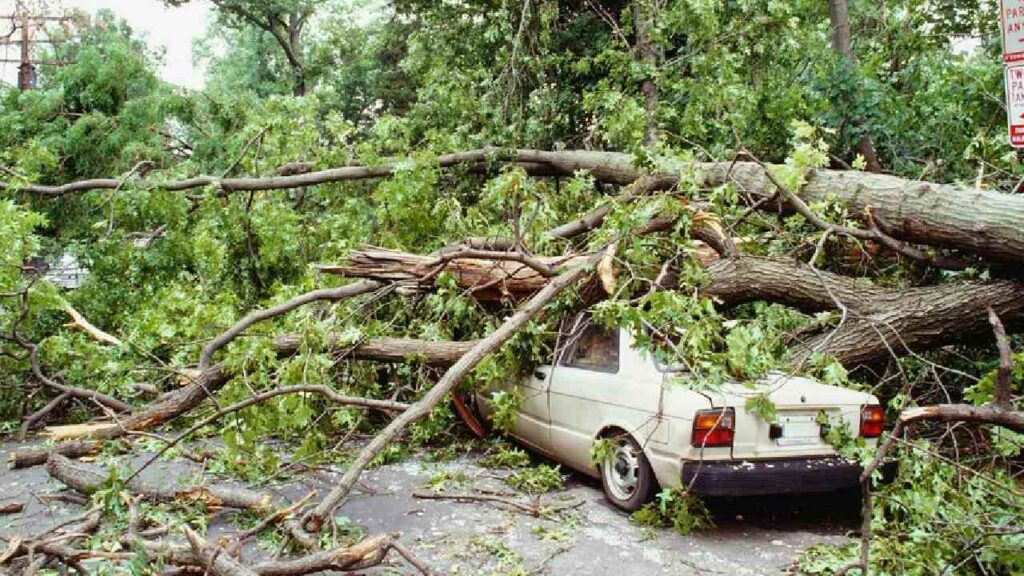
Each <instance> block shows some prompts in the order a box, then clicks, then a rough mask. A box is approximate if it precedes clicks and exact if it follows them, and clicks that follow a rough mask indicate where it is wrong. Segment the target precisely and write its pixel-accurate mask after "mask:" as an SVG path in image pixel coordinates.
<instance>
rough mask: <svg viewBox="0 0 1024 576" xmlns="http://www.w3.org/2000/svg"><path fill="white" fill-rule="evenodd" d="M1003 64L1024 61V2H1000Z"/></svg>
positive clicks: (1008, 0)
mask: <svg viewBox="0 0 1024 576" xmlns="http://www.w3.org/2000/svg"><path fill="white" fill-rule="evenodd" d="M999 23H1000V24H1001V25H1002V32H1003V34H1002V36H1003V62H1006V63H1007V64H1010V63H1012V62H1021V61H1024V0H999Z"/></svg>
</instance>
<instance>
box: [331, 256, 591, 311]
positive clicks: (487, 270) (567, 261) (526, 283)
mask: <svg viewBox="0 0 1024 576" xmlns="http://www.w3.org/2000/svg"><path fill="white" fill-rule="evenodd" d="M456 254H457V252H456ZM536 260H538V261H539V264H540V265H543V266H546V267H548V268H555V267H558V266H562V267H565V266H573V265H576V264H578V263H580V262H581V261H583V260H585V258H583V257H579V256H576V257H571V258H562V257H558V258H549V257H538V258H536ZM320 271H321V272H326V273H328V274H339V275H342V276H346V277H348V278H364V279H369V280H376V281H378V282H395V283H397V286H398V287H397V291H398V292H399V293H402V294H411V293H417V292H425V291H431V290H433V289H434V282H435V280H436V279H437V276H438V274H440V273H442V272H448V273H450V274H453V275H454V276H455V279H456V282H457V283H458V286H459V288H461V289H463V290H468V291H469V292H470V293H471V294H472V296H473V297H474V298H475V299H476V300H479V301H481V302H500V301H502V300H508V299H512V300H518V299H521V298H523V297H524V296H529V295H530V294H533V293H534V292H537V291H538V290H540V289H541V288H543V287H544V286H545V285H546V284H547V283H548V280H550V277H549V276H548V275H546V274H543V273H541V272H540V271H538V269H537V267H535V266H530V265H528V264H525V263H522V262H516V261H512V260H504V261H501V260H490V259H483V258H459V259H451V258H450V254H449V257H446V256H434V255H423V254H411V253H408V252H401V251H399V250H391V249H388V248H375V247H369V248H364V249H361V250H356V251H353V252H351V253H349V257H348V263H347V264H344V265H340V266H320Z"/></svg>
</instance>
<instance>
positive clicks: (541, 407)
mask: <svg viewBox="0 0 1024 576" xmlns="http://www.w3.org/2000/svg"><path fill="white" fill-rule="evenodd" d="M551 368H552V367H551V365H541V366H537V367H536V368H534V369H533V371H532V372H531V373H530V374H528V375H526V376H525V377H524V378H523V379H522V380H521V381H520V389H519V392H520V393H521V394H522V396H523V404H522V406H521V407H520V409H519V415H518V416H517V417H516V423H515V426H513V427H512V435H513V436H515V437H516V438H518V439H519V440H520V441H521V442H523V443H525V444H528V445H530V446H531V447H533V448H535V449H537V450H539V451H541V452H550V450H551V411H550V406H549V404H548V391H549V384H550V383H551V373H552V370H551Z"/></svg>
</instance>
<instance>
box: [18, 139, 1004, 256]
mask: <svg viewBox="0 0 1024 576" xmlns="http://www.w3.org/2000/svg"><path fill="white" fill-rule="evenodd" d="M633 160H634V159H633V156H632V155H631V154H624V153H620V152H599V151H588V150H561V151H545V150H522V149H520V150H515V149H500V148H482V149H478V150H469V151H465V152H457V153H453V154H446V155H443V156H439V157H438V166H439V167H442V168H445V167H451V166H456V165H460V164H468V165H471V166H472V165H480V164H485V163H488V162H499V163H507V162H512V163H517V164H519V165H521V166H523V167H526V168H530V167H538V168H539V173H541V174H543V175H552V174H558V175H571V174H573V173H575V172H576V171H578V170H584V171H588V172H590V173H591V174H592V175H593V176H594V177H595V178H596V179H597V180H600V181H602V182H609V183H613V184H618V185H622V186H625V185H628V184H631V183H633V182H634V181H637V180H638V179H640V178H641V177H643V176H645V175H646V174H645V173H644V172H643V171H641V170H640V169H638V168H637V167H636V166H635V165H634V162H633ZM693 167H694V168H695V169H696V171H697V173H698V174H699V177H700V179H701V181H702V182H703V183H704V185H706V186H718V185H722V184H727V183H733V184H735V185H736V186H737V187H738V188H739V189H740V190H741V192H743V193H744V194H746V195H748V196H749V197H750V198H751V199H752V200H753V201H755V202H759V201H760V200H763V199H764V198H772V197H773V196H775V193H776V190H775V187H774V185H773V184H772V183H771V182H770V180H769V178H768V177H767V175H766V173H765V167H762V166H761V165H759V164H757V163H756V162H702V163H695V164H694V165H693ZM768 169H772V167H771V166H769V167H768ZM393 173H394V165H393V164H388V165H383V166H346V167H342V168H332V169H328V170H320V171H315V172H309V173H306V174H298V175H293V176H274V177H267V178H223V179H221V178H215V177H211V176H201V177H197V178H191V179H188V180H183V181H179V182H172V183H163V184H154V185H151V186H150V187H151V188H156V189H163V190H169V191H182V190H189V189H193V188H200V187H204V186H208V185H215V186H219V188H220V189H221V190H223V191H224V192H233V191H248V190H275V189H287V188H301V187H305V186H313V185H317V184H325V183H329V182H341V181H346V180H359V179H365V178H381V177H387V176H390V175H392V174H393ZM654 176H657V177H664V178H667V179H670V180H671V179H673V178H675V179H678V175H677V174H655V175H654ZM119 186H121V181H120V180H117V179H98V180H86V181H81V182H72V183H69V184H65V185H62V186H44V185H38V184H17V183H0V190H3V189H10V190H18V191H24V192H29V193H33V194H39V195H43V196H61V195H64V194H69V193H74V192H82V191H86V190H94V189H116V188H118V187H119ZM794 192H795V193H796V194H797V196H799V197H800V198H801V199H803V201H804V202H808V203H814V202H819V201H828V200H829V199H831V198H834V199H836V200H838V201H839V202H841V203H842V204H843V205H844V206H845V207H846V210H847V212H848V213H849V214H851V215H852V216H853V217H855V218H864V216H865V214H866V212H867V210H870V211H871V212H872V214H873V215H874V219H875V222H876V224H877V226H878V227H879V229H880V230H881V231H883V232H884V233H885V234H887V235H889V236H891V237H893V238H895V239H897V240H902V241H904V242H910V243H914V244H925V245H929V246H937V247H944V248H952V249H957V250H962V251H964V252H969V253H971V254H975V255H977V256H980V257H982V258H986V259H989V260H992V261H995V262H1005V263H1017V264H1020V263H1024V228H1022V227H1021V226H1019V223H1020V222H1021V221H1024V197H1021V196H1020V195H1014V194H1003V193H1000V192H995V191H989V190H979V189H971V188H961V187H957V186H952V185H944V184H936V183H931V182H922V181H916V180H907V179H903V178H898V177H896V176H889V175H885V174H872V173H868V172H857V171H839V170H813V171H811V172H810V173H809V174H808V176H807V178H806V182H805V183H804V185H803V186H802V187H801V189H800V190H796V191H794ZM760 207H761V208H762V209H776V208H777V206H776V205H775V203H774V202H773V201H772V202H765V203H764V204H760ZM605 214H607V212H605ZM603 217H604V215H603V214H602V215H600V216H599V217H598V218H597V219H596V220H600V219H603ZM586 218H587V217H584V218H583V219H584V220H585V219H586ZM592 220H594V219H592ZM598 223H599V222H598ZM594 225H596V224H595V222H593V221H591V222H589V223H588V224H586V227H593V226H594Z"/></svg>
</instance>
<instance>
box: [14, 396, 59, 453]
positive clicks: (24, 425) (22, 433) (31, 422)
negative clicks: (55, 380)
mask: <svg viewBox="0 0 1024 576" xmlns="http://www.w3.org/2000/svg"><path fill="white" fill-rule="evenodd" d="M68 398H71V394H70V393H69V392H61V393H60V394H58V395H57V396H55V397H54V398H53V400H50V401H49V402H47V404H46V406H43V407H42V408H40V409H39V410H36V411H35V412H33V413H32V414H29V415H28V416H26V417H25V419H24V420H22V422H21V429H20V430H19V431H18V441H19V442H24V441H25V437H26V436H28V432H29V430H31V429H32V427H33V426H35V425H36V423H38V422H39V421H40V420H42V419H43V418H45V417H46V415H47V414H49V413H50V412H53V411H54V410H56V409H57V407H58V406H60V405H61V404H63V403H64V401H65V400H67V399H68Z"/></svg>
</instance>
